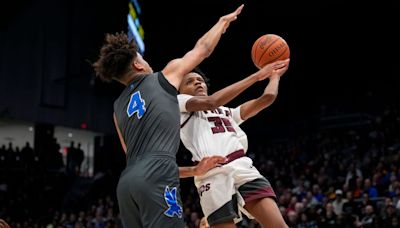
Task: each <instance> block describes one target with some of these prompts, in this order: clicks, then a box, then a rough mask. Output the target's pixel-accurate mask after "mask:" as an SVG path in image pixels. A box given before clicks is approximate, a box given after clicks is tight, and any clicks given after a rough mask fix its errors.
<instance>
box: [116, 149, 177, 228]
mask: <svg viewBox="0 0 400 228" xmlns="http://www.w3.org/2000/svg"><path fill="white" fill-rule="evenodd" d="M117 198H118V205H119V209H120V214H121V220H122V223H123V226H124V227H126V228H142V227H146V228H147V227H148V228H153V227H154V228H159V227H171V228H176V227H178V228H180V227H184V220H183V210H182V202H181V198H180V194H179V169H178V166H177V164H176V162H175V158H174V157H172V156H171V157H169V156H167V155H150V156H146V157H145V158H142V159H137V160H136V161H135V162H134V163H133V164H130V165H129V166H128V167H127V168H126V169H125V170H124V171H123V173H122V174H121V177H120V180H119V183H118V186H117Z"/></svg>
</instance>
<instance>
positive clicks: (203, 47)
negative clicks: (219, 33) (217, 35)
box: [195, 39, 213, 59]
mask: <svg viewBox="0 0 400 228" xmlns="http://www.w3.org/2000/svg"><path fill="white" fill-rule="evenodd" d="M195 48H196V49H197V53H198V55H199V56H200V57H201V58H203V59H205V58H207V57H209V56H210V55H211V53H212V52H213V48H212V47H211V46H210V45H209V44H208V43H207V42H205V41H204V40H203V39H200V40H199V41H198V42H197V44H196V47H195Z"/></svg>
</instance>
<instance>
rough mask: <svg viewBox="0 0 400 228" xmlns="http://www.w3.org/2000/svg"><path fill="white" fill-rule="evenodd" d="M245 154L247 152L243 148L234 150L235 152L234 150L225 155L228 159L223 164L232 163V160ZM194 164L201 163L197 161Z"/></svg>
mask: <svg viewBox="0 0 400 228" xmlns="http://www.w3.org/2000/svg"><path fill="white" fill-rule="evenodd" d="M245 156H246V153H245V152H244V150H243V149H240V150H237V151H234V152H232V153H230V154H228V155H226V156H225V157H226V158H227V161H226V162H224V163H221V165H226V164H228V163H230V162H232V161H234V160H236V159H238V158H241V157H245ZM194 164H195V165H197V164H199V162H198V161H195V162H194Z"/></svg>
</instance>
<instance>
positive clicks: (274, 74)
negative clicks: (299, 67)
mask: <svg viewBox="0 0 400 228" xmlns="http://www.w3.org/2000/svg"><path fill="white" fill-rule="evenodd" d="M287 61H288V62H287V64H286V66H284V67H282V68H278V69H275V70H273V71H272V75H271V77H270V79H272V78H275V77H278V78H279V77H281V76H282V75H283V74H284V73H285V72H286V71H287V70H288V68H289V61H290V60H289V59H287Z"/></svg>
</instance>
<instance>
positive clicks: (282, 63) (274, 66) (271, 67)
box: [257, 59, 290, 81]
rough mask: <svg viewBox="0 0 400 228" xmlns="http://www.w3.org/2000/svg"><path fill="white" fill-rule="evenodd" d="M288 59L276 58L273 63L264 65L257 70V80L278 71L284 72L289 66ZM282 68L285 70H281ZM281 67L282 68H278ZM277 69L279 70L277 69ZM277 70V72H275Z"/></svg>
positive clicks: (279, 72)
mask: <svg viewBox="0 0 400 228" xmlns="http://www.w3.org/2000/svg"><path fill="white" fill-rule="evenodd" d="M289 61H290V60H289V59H285V60H278V61H275V62H273V63H270V64H267V65H265V66H264V67H263V68H261V69H260V70H259V71H258V72H257V76H258V81H262V80H265V79H266V78H269V77H271V76H272V75H273V74H274V73H275V74H276V73H278V74H283V73H285V72H286V70H287V68H286V67H288V66H289ZM284 68H286V70H283V69H284ZM280 69H282V70H280ZM278 70H279V71H278ZM275 71H277V72H275Z"/></svg>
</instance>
